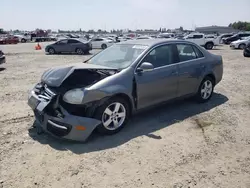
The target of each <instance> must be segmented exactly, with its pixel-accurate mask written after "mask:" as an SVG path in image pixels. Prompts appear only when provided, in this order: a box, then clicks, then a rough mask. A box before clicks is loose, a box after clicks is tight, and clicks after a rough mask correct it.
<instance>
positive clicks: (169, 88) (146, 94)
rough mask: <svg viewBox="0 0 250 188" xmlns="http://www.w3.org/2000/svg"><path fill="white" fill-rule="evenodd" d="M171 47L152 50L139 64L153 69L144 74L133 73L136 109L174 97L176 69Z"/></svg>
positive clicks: (175, 93) (175, 92)
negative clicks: (150, 65) (146, 63)
mask: <svg viewBox="0 0 250 188" xmlns="http://www.w3.org/2000/svg"><path fill="white" fill-rule="evenodd" d="M173 47H174V45H171V44H165V45H162V46H159V47H156V48H154V49H152V50H151V51H150V52H149V53H148V54H147V55H146V56H145V57H144V58H143V60H142V61H141V63H143V62H148V63H151V64H152V65H153V66H154V69H153V70H150V71H145V72H136V71H135V79H136V84H137V97H138V98H137V100H138V109H141V108H144V107H148V106H151V105H154V104H157V103H161V102H163V101H167V100H170V99H173V98H175V97H176V95H177V85H178V69H177V65H176V64H175V63H176V62H177V61H176V55H175V54H174V50H173ZM141 63H140V64H141ZM140 64H139V65H138V67H140Z"/></svg>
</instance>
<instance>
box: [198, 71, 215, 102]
mask: <svg viewBox="0 0 250 188" xmlns="http://www.w3.org/2000/svg"><path fill="white" fill-rule="evenodd" d="M210 84H211V85H210ZM208 85H209V86H210V87H206V86H208ZM214 86H215V80H214V79H213V78H212V77H210V76H206V77H205V78H204V79H203V80H202V82H201V84H200V86H199V89H198V92H197V94H196V96H195V98H196V100H197V102H199V103H205V102H207V101H209V100H210V99H211V97H212V96H213V92H214ZM209 88H210V89H209ZM204 92H206V93H207V95H204Z"/></svg>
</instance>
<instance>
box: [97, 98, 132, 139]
mask: <svg viewBox="0 0 250 188" xmlns="http://www.w3.org/2000/svg"><path fill="white" fill-rule="evenodd" d="M129 115H130V108H129V104H128V102H127V101H126V100H124V99H123V98H120V97H116V98H111V99H109V100H107V101H106V102H105V103H104V104H103V105H101V106H100V107H99V108H98V109H97V112H96V113H95V118H96V119H99V120H100V121H101V122H102V124H101V125H99V126H98V127H97V131H98V132H99V133H101V134H107V135H111V134H115V133H117V132H119V131H120V130H121V129H122V128H123V127H124V126H125V125H126V123H127V122H128V118H129Z"/></svg>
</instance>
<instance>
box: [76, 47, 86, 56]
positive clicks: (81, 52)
mask: <svg viewBox="0 0 250 188" xmlns="http://www.w3.org/2000/svg"><path fill="white" fill-rule="evenodd" d="M76 53H77V54H78V55H82V54H83V53H84V52H83V50H82V49H81V48H77V49H76Z"/></svg>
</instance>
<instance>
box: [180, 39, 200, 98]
mask: <svg viewBox="0 0 250 188" xmlns="http://www.w3.org/2000/svg"><path fill="white" fill-rule="evenodd" d="M176 47H177V51H178V57H179V63H178V71H179V84H178V94H177V96H178V97H181V96H185V95H189V94H193V93H195V92H196V89H197V86H198V85H199V78H200V77H201V74H202V65H201V62H203V61H204V55H203V54H202V52H201V51H200V50H199V49H198V48H197V47H196V46H195V45H192V44H188V43H177V44H176Z"/></svg>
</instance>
